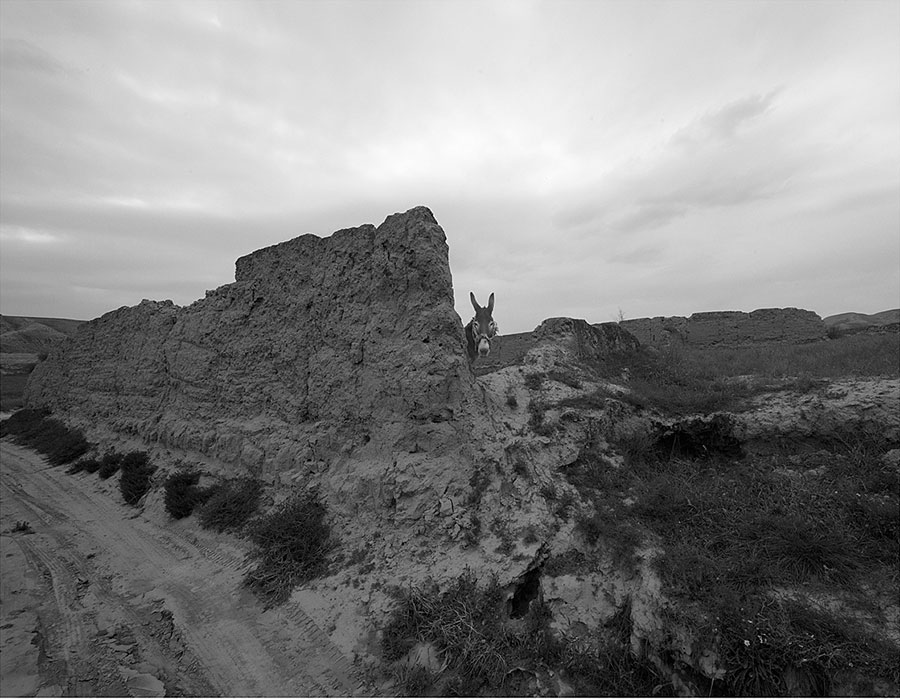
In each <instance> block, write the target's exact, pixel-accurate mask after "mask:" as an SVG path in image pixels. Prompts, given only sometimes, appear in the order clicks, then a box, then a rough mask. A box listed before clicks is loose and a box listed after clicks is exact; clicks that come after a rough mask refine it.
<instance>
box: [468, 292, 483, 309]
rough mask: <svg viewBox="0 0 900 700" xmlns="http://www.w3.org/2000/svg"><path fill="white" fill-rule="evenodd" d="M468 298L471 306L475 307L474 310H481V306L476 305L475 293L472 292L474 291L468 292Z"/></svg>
mask: <svg viewBox="0 0 900 700" xmlns="http://www.w3.org/2000/svg"><path fill="white" fill-rule="evenodd" d="M469 299H471V300H472V306H474V307H475V310H476V311H480V310H481V307H480V306H478V302H477V301H475V294H474V292H469Z"/></svg>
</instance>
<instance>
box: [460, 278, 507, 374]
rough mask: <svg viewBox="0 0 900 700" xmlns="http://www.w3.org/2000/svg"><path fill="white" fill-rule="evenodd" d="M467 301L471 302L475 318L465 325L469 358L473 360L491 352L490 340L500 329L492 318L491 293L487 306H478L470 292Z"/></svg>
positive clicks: (492, 302)
mask: <svg viewBox="0 0 900 700" xmlns="http://www.w3.org/2000/svg"><path fill="white" fill-rule="evenodd" d="M469 299H471V300H472V306H473V307H474V309H475V318H473V319H472V320H471V321H469V323H468V324H467V325H466V342H467V345H468V351H469V358H470V359H473V360H474V359H475V358H476V357H485V356H487V355H488V354H489V353H490V352H491V338H493V337H494V336H495V335H496V334H497V333H498V331H499V330H500V329H499V328H497V324H496V323H494V318H493V316H492V314H493V312H494V293H493V292H491V296H490V298H489V299H488V304H487V306H479V305H478V302H477V301H476V300H475V295H474V294H473V293H472V292H469Z"/></svg>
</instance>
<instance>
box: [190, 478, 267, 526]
mask: <svg viewBox="0 0 900 700" xmlns="http://www.w3.org/2000/svg"><path fill="white" fill-rule="evenodd" d="M261 496H262V483H261V482H260V481H259V480H258V479H252V478H248V477H241V478H236V479H226V480H225V481H223V482H221V483H219V484H216V485H215V486H213V487H212V488H211V489H210V491H209V498H208V499H207V500H206V502H205V503H204V504H203V505H202V506H201V507H200V511H199V517H200V525H202V526H203V527H205V528H209V529H214V530H218V531H219V532H223V531H225V530H231V531H237V530H240V529H241V528H242V527H243V526H244V525H245V524H246V523H247V521H248V520H249V519H250V518H251V517H252V516H253V515H254V514H255V513H256V511H257V509H258V508H259V503H260V498H261Z"/></svg>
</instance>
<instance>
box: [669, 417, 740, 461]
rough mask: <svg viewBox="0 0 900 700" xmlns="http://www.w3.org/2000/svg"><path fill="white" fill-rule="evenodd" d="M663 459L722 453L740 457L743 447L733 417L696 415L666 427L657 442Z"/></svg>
mask: <svg viewBox="0 0 900 700" xmlns="http://www.w3.org/2000/svg"><path fill="white" fill-rule="evenodd" d="M654 447H655V450H656V452H657V454H659V455H660V456H661V457H664V458H670V457H682V458H686V459H708V458H710V457H716V456H723V457H728V458H729V459H741V458H742V457H743V456H744V448H743V447H742V446H741V441H740V440H738V439H737V438H736V437H735V436H734V420H733V419H732V418H731V417H730V416H723V415H715V416H713V417H712V418H693V419H691V420H686V421H682V422H680V423H675V424H674V425H672V426H670V427H668V428H666V429H665V430H664V431H663V432H662V434H661V435H660V436H659V438H657V440H656V444H655V445H654Z"/></svg>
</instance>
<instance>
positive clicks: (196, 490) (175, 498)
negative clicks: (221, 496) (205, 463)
mask: <svg viewBox="0 0 900 700" xmlns="http://www.w3.org/2000/svg"><path fill="white" fill-rule="evenodd" d="M199 481H200V472H198V471H196V470H193V469H183V470H181V471H178V472H175V473H174V474H170V475H169V477H168V478H167V479H166V483H165V486H164V488H165V497H164V499H163V500H164V503H165V507H166V512H167V513H168V514H169V515H171V516H172V517H173V518H175V519H176V520H178V519H180V518H186V517H187V516H189V515H190V514H191V513H193V512H194V509H195V508H196V507H197V506H198V505H200V504H201V503H203V502H204V501H205V500H206V499H207V498H209V496H210V495H211V494H210V493H209V491H208V490H207V489H202V488H200V487H199V486H198V485H197V484H198V483H199Z"/></svg>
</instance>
